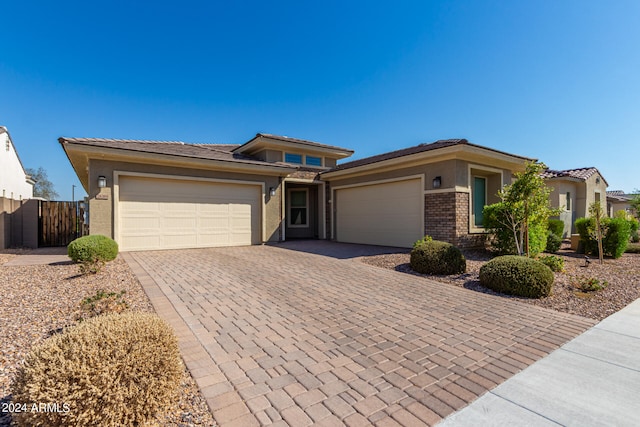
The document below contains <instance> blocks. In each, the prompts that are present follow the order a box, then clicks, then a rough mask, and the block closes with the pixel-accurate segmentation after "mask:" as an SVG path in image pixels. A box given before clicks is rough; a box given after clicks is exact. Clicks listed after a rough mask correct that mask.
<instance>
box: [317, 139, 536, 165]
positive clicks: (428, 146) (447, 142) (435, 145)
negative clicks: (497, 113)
mask: <svg viewBox="0 0 640 427" xmlns="http://www.w3.org/2000/svg"><path fill="white" fill-rule="evenodd" d="M455 145H467V146H470V147H478V148H482V149H485V150H489V151H493V152H496V153H501V154H506V155H508V156H513V157H518V158H521V159H523V160H533V159H529V158H527V157H522V156H517V155H514V154H509V153H505V152H504V151H499V150H494V149H492V148H487V147H483V146H481V145H476V144H472V143H470V142H469V141H467V140H466V139H441V140H438V141H436V142H432V143H425V144H420V145H416V146H413V147H408V148H403V149H401V150H396V151H390V152H388V153H383V154H378V155H375V156H371V157H366V158H364V159H358V160H353V161H350V162H345V163H341V164H339V165H338V166H337V167H335V168H334V169H332V170H331V171H339V170H344V169H350V168H355V167H358V166H364V165H369V164H373V163H378V162H382V161H385V160H390V159H395V158H398V157H403V156H408V155H411V154H417V153H422V152H425V151H432V150H437V149H440V148H446V147H452V146H455ZM331 171H327V172H331Z"/></svg>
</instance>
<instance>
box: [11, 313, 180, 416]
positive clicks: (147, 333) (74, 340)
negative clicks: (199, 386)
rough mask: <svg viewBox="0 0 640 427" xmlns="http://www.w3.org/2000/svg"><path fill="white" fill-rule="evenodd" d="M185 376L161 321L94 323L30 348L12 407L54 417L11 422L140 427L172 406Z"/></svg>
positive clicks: (140, 318)
mask: <svg viewBox="0 0 640 427" xmlns="http://www.w3.org/2000/svg"><path fill="white" fill-rule="evenodd" d="M182 374H183V368H182V363H181V361H180V353H179V350H178V343H177V339H176V337H175V335H174V333H173V330H172V329H171V327H170V326H169V325H168V324H167V323H166V322H165V321H163V320H162V319H160V318H159V317H158V316H156V315H153V314H149V313H125V314H108V315H103V316H98V317H94V318H92V319H89V320H87V321H84V322H81V323H79V324H77V325H76V326H73V327H70V328H67V329H65V330H64V331H63V332H62V333H61V334H58V335H54V336H52V337H51V338H49V339H47V340H45V341H43V342H42V343H40V344H39V345H37V346H36V347H34V348H33V349H32V350H31V352H30V353H29V355H28V356H27V358H26V360H25V363H24V365H23V366H22V367H21V368H20V369H19V370H18V373H17V376H16V379H15V380H14V383H13V384H12V391H13V402H14V403H15V404H20V405H22V404H25V405H26V408H28V409H30V408H31V407H32V405H33V404H36V405H39V404H42V403H44V404H57V405H58V411H30V410H28V411H27V412H21V413H16V414H14V415H13V418H14V419H15V420H16V421H18V424H19V425H23V426H68V425H104V426H111V425H118V426H129V425H143V424H144V423H145V422H147V421H149V420H150V419H151V418H152V417H153V416H154V415H156V414H157V413H159V412H160V411H162V410H164V409H165V408H167V407H169V406H170V405H171V404H172V403H173V402H175V399H176V396H175V395H176V393H177V390H178V386H179V385H180V380H181V378H182Z"/></svg>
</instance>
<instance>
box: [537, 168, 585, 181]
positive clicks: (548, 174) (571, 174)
mask: <svg viewBox="0 0 640 427" xmlns="http://www.w3.org/2000/svg"><path fill="white" fill-rule="evenodd" d="M596 173H598V169H596V168H594V167H589V168H578V169H567V170H562V171H557V170H552V169H547V170H546V171H544V172H542V174H541V176H542V177H543V178H544V179H550V178H575V179H579V180H582V181H586V180H587V179H589V178H590V177H591V176H593V174H596Z"/></svg>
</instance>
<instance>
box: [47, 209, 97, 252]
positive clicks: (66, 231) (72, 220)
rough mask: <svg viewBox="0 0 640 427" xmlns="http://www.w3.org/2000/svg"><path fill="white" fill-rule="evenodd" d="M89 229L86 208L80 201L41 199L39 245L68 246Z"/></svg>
mask: <svg viewBox="0 0 640 427" xmlns="http://www.w3.org/2000/svg"><path fill="white" fill-rule="evenodd" d="M87 231H88V230H87V227H86V226H85V224H84V208H83V205H81V204H80V203H79V202H48V201H44V200H43V201H40V207H39V219H38V247H43V246H67V245H68V244H69V243H71V242H72V241H73V240H74V239H77V238H78V237H81V236H84V235H86V234H88V233H87Z"/></svg>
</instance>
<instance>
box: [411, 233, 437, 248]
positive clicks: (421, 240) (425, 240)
mask: <svg viewBox="0 0 640 427" xmlns="http://www.w3.org/2000/svg"><path fill="white" fill-rule="evenodd" d="M427 242H433V237H431V236H429V235H426V236H424V237H423V238H422V239H420V240H416V242H415V243H414V244H413V247H414V248H415V247H416V246H419V245H421V244H423V243H427Z"/></svg>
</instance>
